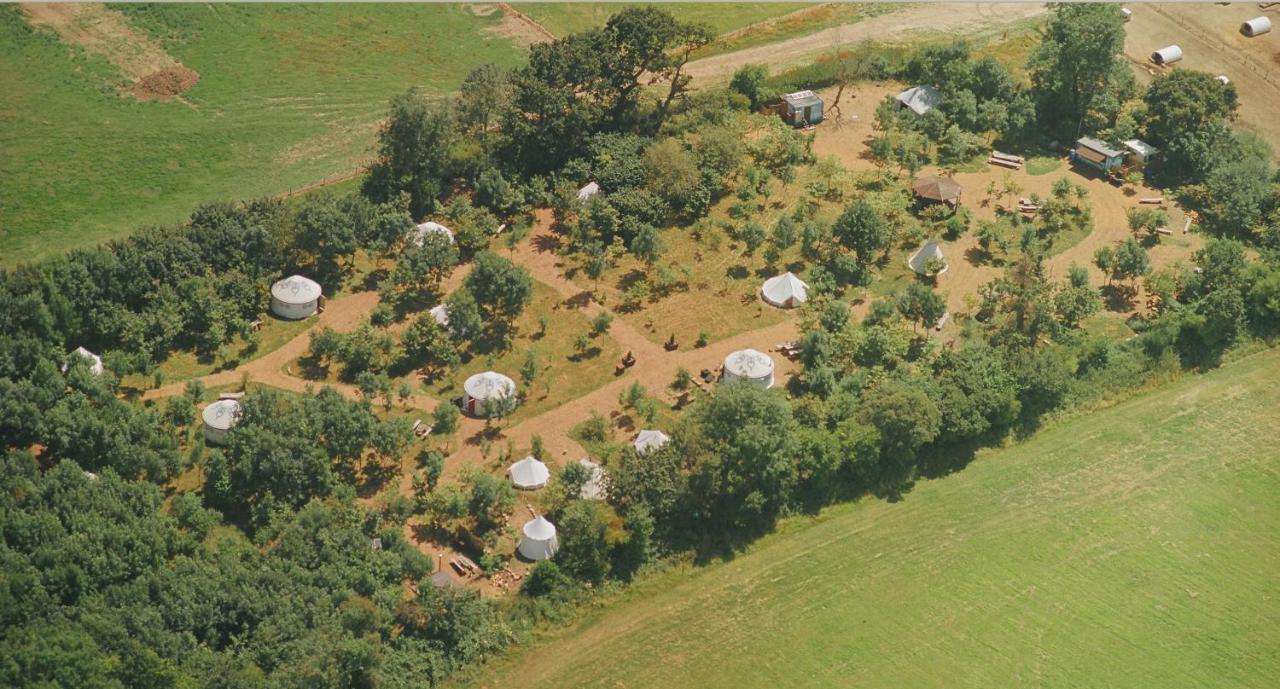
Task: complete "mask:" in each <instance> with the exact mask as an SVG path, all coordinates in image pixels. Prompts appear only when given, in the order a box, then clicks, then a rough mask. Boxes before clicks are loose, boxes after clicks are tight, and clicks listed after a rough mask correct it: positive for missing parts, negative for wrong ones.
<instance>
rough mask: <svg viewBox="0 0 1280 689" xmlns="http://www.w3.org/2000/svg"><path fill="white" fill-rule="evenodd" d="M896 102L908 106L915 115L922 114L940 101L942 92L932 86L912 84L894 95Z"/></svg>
mask: <svg viewBox="0 0 1280 689" xmlns="http://www.w3.org/2000/svg"><path fill="white" fill-rule="evenodd" d="M894 98H896V99H897V100H898V103H900V104H901V105H902V107H904V108H910V109H911V112H914V113H915V114H917V115H923V114H925V113H927V112H929V111H930V110H932V109H933V108H934V107H935V106H936V105H938V104H939V103H941V102H942V94H941V93H938V91H937V90H936V89H934V88H933V87H932V86H928V85H924V86H912V87H911V88H909V89H907V90H906V91H903V92H902V93H899V94H898V95H897V96H894Z"/></svg>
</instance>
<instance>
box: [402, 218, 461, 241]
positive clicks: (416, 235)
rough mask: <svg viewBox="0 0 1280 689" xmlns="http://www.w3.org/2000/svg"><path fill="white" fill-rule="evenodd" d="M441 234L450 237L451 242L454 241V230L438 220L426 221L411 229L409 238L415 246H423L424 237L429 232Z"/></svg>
mask: <svg viewBox="0 0 1280 689" xmlns="http://www.w3.org/2000/svg"><path fill="white" fill-rule="evenodd" d="M432 233H434V234H439V235H443V236H445V237H448V238H449V242H450V243H453V241H454V240H453V230H451V229H449V228H447V227H445V226H444V225H441V224H440V223H438V222H424V223H422V224H420V225H417V226H415V227H414V228H413V229H412V230H409V233H408V237H407V238H408V240H409V242H410V243H411V244H413V245H414V246H422V241H423V239H424V238H425V237H426V236H427V235H428V234H432Z"/></svg>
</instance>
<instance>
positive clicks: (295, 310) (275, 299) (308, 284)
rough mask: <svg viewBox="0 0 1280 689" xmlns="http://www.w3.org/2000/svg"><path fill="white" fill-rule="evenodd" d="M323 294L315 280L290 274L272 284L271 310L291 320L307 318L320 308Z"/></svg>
mask: <svg viewBox="0 0 1280 689" xmlns="http://www.w3.org/2000/svg"><path fill="white" fill-rule="evenodd" d="M322 294H323V291H322V290H321V289H320V284H319V283H317V282H316V281H315V280H312V279H310V278H305V277H302V276H301V275H290V276H289V277H287V278H285V279H283V280H281V281H279V282H277V283H276V284H274V285H272V286H271V312H272V313H274V314H275V315H277V316H279V317H281V318H287V319H289V320H298V319H301V318H306V317H307V316H310V315H313V314H315V312H316V311H318V310H319V309H320V297H321V296H322Z"/></svg>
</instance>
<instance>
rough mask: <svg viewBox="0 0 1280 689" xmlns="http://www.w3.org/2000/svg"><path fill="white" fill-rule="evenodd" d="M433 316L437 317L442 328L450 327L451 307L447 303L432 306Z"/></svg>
mask: <svg viewBox="0 0 1280 689" xmlns="http://www.w3.org/2000/svg"><path fill="white" fill-rule="evenodd" d="M431 317H432V318H434V319H436V322H437V323H439V324H440V327H441V328H444V329H446V330H447V329H448V328H449V307H448V305H446V304H441V305H439V306H433V307H431Z"/></svg>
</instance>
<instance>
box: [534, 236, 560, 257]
mask: <svg viewBox="0 0 1280 689" xmlns="http://www.w3.org/2000/svg"><path fill="white" fill-rule="evenodd" d="M529 245H530V246H532V247H533V249H534V250H535V251H537V252H538V253H540V254H546V253H552V254H554V253H556V252H558V251H559V250H560V247H561V246H562V245H563V242H562V241H561V239H560V237H557V236H556V235H554V234H546V233H543V234H539V235H534V237H533V239H531V240H529Z"/></svg>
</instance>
